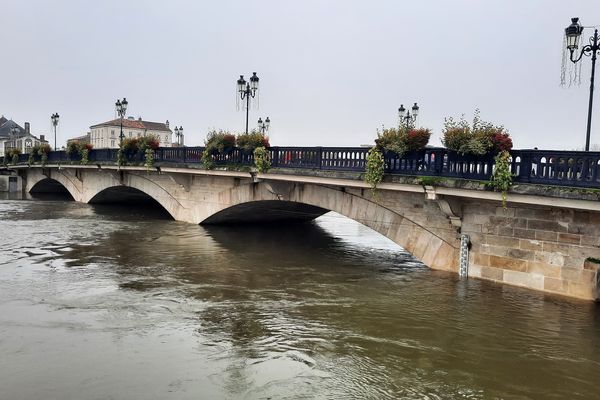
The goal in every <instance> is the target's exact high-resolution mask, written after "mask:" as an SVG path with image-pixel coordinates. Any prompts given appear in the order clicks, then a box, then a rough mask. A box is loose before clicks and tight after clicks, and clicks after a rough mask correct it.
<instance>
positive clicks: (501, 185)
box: [490, 151, 512, 208]
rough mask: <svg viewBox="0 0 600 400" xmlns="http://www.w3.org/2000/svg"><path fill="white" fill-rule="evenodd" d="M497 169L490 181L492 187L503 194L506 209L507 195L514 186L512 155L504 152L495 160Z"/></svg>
mask: <svg viewBox="0 0 600 400" xmlns="http://www.w3.org/2000/svg"><path fill="white" fill-rule="evenodd" d="M494 161H495V168H494V172H493V173H492V177H491V179H490V186H492V187H493V188H494V189H495V190H499V191H501V192H502V207H504V208H506V193H507V192H508V189H510V187H511V186H512V174H511V172H510V153H509V152H508V151H503V152H501V153H499V154H498V155H496V157H495V158H494Z"/></svg>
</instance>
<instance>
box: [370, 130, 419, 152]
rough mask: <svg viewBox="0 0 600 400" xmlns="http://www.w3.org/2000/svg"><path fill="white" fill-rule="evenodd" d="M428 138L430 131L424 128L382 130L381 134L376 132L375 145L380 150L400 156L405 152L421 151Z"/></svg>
mask: <svg viewBox="0 0 600 400" xmlns="http://www.w3.org/2000/svg"><path fill="white" fill-rule="evenodd" d="M430 137H431V131H430V130H429V129H425V128H419V129H414V128H408V129H407V128H405V127H400V128H383V130H382V131H381V132H379V131H377V139H375V144H376V146H377V147H378V148H379V149H380V150H385V151H391V152H394V153H396V154H398V155H399V156H402V155H403V154H404V153H406V152H407V151H418V150H423V149H424V148H425V146H427V143H429V138H430Z"/></svg>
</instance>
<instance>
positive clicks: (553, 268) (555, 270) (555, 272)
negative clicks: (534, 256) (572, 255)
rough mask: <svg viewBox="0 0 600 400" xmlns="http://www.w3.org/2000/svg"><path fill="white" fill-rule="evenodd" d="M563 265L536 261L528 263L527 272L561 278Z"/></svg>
mask: <svg viewBox="0 0 600 400" xmlns="http://www.w3.org/2000/svg"><path fill="white" fill-rule="evenodd" d="M560 270H561V267H559V266H558V265H551V264H545V263H540V262H535V261H530V262H528V263H527V272H529V273H530V274H536V275H544V276H545V277H548V278H560Z"/></svg>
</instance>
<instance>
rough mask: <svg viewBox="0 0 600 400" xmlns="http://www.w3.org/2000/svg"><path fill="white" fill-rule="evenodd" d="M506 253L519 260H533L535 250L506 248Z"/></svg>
mask: <svg viewBox="0 0 600 400" xmlns="http://www.w3.org/2000/svg"><path fill="white" fill-rule="evenodd" d="M507 255H508V256H509V257H511V258H517V259H519V260H526V261H533V259H534V256H535V252H533V251H530V250H522V249H508V252H507Z"/></svg>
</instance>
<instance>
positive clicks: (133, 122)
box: [90, 117, 173, 149]
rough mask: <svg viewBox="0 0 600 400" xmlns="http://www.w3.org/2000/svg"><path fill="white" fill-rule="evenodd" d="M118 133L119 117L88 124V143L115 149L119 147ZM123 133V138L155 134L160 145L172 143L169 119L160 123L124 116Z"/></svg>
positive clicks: (119, 130) (119, 127)
mask: <svg viewBox="0 0 600 400" xmlns="http://www.w3.org/2000/svg"><path fill="white" fill-rule="evenodd" d="M120 134H121V120H120V119H115V120H112V121H108V122H104V123H101V124H97V125H92V126H90V143H91V144H92V145H93V146H94V148H95V149H106V148H108V149H116V148H118V147H119V135H120ZM123 135H124V138H135V137H143V136H156V137H157V138H158V140H159V142H160V147H171V146H172V144H173V132H172V131H171V129H169V121H166V122H165V123H162V122H150V121H143V120H142V119H141V118H139V119H134V118H133V117H129V118H124V119H123Z"/></svg>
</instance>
